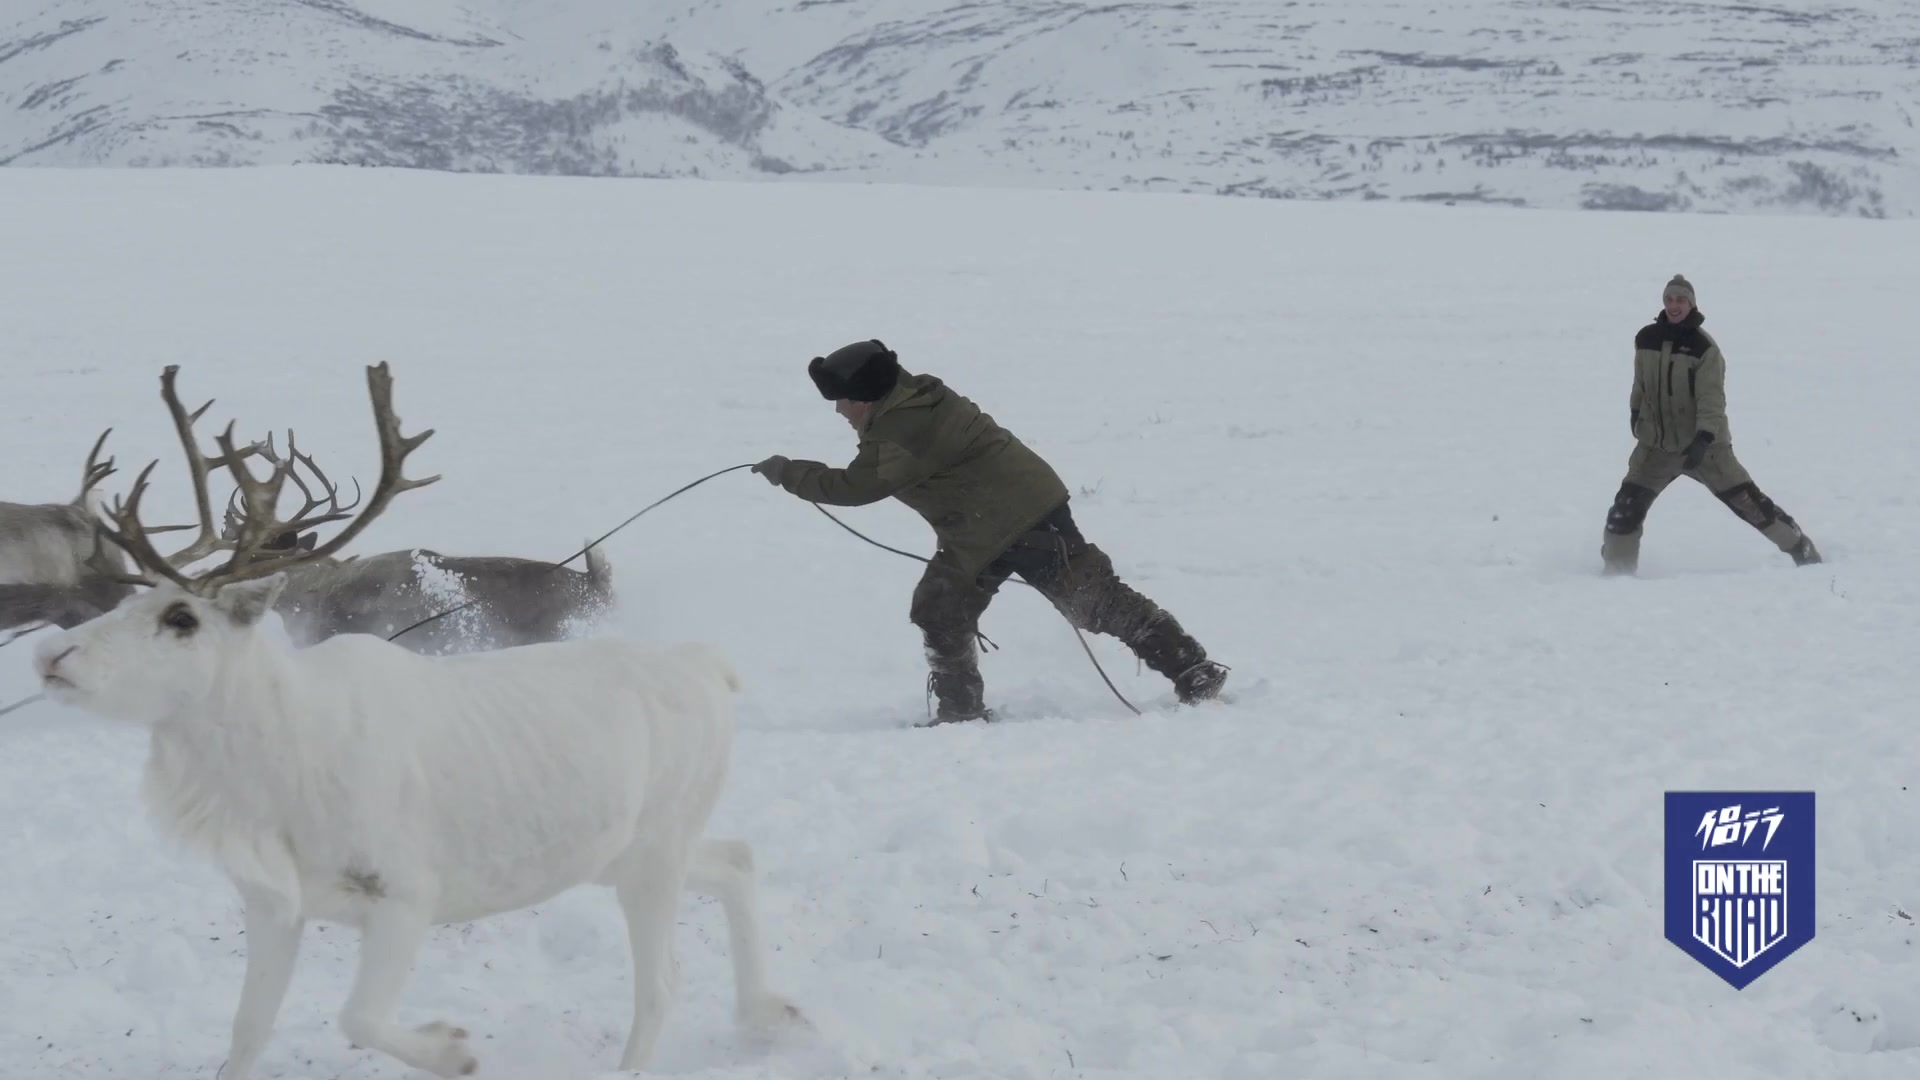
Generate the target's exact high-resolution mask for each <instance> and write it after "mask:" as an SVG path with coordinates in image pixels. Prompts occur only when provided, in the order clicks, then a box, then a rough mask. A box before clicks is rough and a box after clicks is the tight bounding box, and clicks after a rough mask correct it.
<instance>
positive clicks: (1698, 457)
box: [1680, 431, 1713, 469]
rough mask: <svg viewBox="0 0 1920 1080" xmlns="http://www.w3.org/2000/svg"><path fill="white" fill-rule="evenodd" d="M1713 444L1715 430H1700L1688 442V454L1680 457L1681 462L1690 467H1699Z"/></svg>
mask: <svg viewBox="0 0 1920 1080" xmlns="http://www.w3.org/2000/svg"><path fill="white" fill-rule="evenodd" d="M1711 445H1713V432H1711V431H1702V432H1700V433H1699V434H1697V435H1695V436H1694V437H1693V441H1692V442H1690V443H1688V444H1687V451H1686V456H1685V457H1682V458H1681V459H1680V463H1681V464H1682V465H1684V466H1686V467H1687V468H1689V469H1697V468H1699V467H1700V463H1701V462H1702V461H1705V460H1706V459H1707V447H1709V446H1711Z"/></svg>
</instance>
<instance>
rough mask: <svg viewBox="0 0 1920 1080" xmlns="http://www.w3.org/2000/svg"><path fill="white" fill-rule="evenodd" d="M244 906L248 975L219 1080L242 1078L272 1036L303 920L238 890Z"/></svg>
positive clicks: (290, 977) (278, 905)
mask: <svg viewBox="0 0 1920 1080" xmlns="http://www.w3.org/2000/svg"><path fill="white" fill-rule="evenodd" d="M240 895H241V899H242V900H243V901H244V902H245V904H246V928H247V974H246V978H245V979H244V980H243V981H242V983H241V985H240V1005H239V1007H238V1008H237V1009H236V1010H235V1011H234V1016H233V1041H232V1043H231V1045H230V1046H229V1047H228V1049H227V1064H226V1066H225V1067H224V1068H223V1069H222V1070H221V1072H220V1076H221V1080H247V1078H248V1077H249V1076H251V1075H252V1074H253V1067H254V1065H255V1064H256V1063H258V1062H259V1060H260V1055H261V1053H262V1052H263V1051H265V1050H266V1048H267V1041H268V1040H269V1039H270V1038H271V1037H272V1036H273V1022H274V1018H275V1017H277V1016H279V1015H280V1004H281V1002H283V1001H284V1000H286V996H287V984H288V983H289V982H291V981H292V980H293V968H294V961H295V960H296V959H297V958H298V957H299V953H300V933H301V931H302V930H303V929H304V928H305V926H306V921H305V920H304V919H301V918H300V917H299V916H298V915H296V914H293V913H291V912H287V911H285V910H284V905H283V904H281V903H279V902H278V901H277V900H273V899H268V898H265V897H262V896H261V895H259V894H258V893H255V892H253V891H252V890H249V889H245V888H242V889H241V893H240Z"/></svg>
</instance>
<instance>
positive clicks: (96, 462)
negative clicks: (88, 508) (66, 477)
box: [73, 428, 119, 506]
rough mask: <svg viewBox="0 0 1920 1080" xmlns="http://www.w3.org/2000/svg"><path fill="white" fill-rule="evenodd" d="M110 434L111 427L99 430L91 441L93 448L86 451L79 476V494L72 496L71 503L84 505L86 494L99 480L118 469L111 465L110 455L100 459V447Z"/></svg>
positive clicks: (111, 431) (105, 442) (104, 443)
mask: <svg viewBox="0 0 1920 1080" xmlns="http://www.w3.org/2000/svg"><path fill="white" fill-rule="evenodd" d="M111 434H113V429H112V428H108V429H107V430H105V431H103V432H101V433H100V437H99V438H98V439H95V440H94V441H93V449H91V450H89V451H87V464H86V466H85V469H84V470H83V471H82V473H81V476H80V494H78V495H76V496H74V497H73V505H75V506H85V505H86V503H87V495H88V494H90V493H91V492H92V491H93V489H94V488H95V487H97V486H98V485H99V483H100V481H102V480H105V479H106V478H107V477H109V476H112V475H113V474H114V473H116V472H118V471H119V470H117V469H115V468H114V467H113V458H112V457H108V458H107V460H105V461H101V460H100V448H101V447H102V446H105V445H106V444H107V436H109V435H111Z"/></svg>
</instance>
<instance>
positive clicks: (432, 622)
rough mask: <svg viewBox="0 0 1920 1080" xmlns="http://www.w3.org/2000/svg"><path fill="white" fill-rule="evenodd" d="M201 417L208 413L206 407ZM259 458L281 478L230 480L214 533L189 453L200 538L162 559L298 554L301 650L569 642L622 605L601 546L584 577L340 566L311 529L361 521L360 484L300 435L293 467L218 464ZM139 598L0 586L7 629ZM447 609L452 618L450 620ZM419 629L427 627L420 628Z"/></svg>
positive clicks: (100, 585)
mask: <svg viewBox="0 0 1920 1080" xmlns="http://www.w3.org/2000/svg"><path fill="white" fill-rule="evenodd" d="M175 370H176V369H175V368H172V367H169V368H167V369H166V374H165V375H164V376H163V377H162V395H163V397H165V398H166V400H167V402H168V407H169V408H170V409H174V410H175V411H176V416H177V417H179V416H184V415H185V414H184V413H181V412H180V411H179V410H178V403H177V400H176V399H175V397H174V391H173V373H174V371H175ZM209 404H211V403H209ZM201 411H202V412H204V411H205V407H204V406H203V407H202V409H201ZM198 416H199V413H198V412H196V413H194V414H192V416H191V417H189V418H188V421H189V423H190V421H191V419H192V418H197V417H198ZM231 431H232V427H231V425H229V427H228V434H227V435H224V436H221V439H222V440H223V445H230V443H231ZM182 432H183V435H182V438H183V441H184V442H187V443H188V444H191V435H190V434H188V433H187V429H186V428H182ZM235 455H237V458H235ZM253 456H259V457H261V458H263V459H265V460H266V461H268V462H270V463H271V464H272V465H273V469H274V471H273V473H272V475H271V477H270V479H269V480H268V481H264V482H261V481H255V480H252V478H251V474H250V473H247V472H246V471H245V469H244V468H241V469H237V470H233V471H235V473H236V477H237V478H238V484H237V485H236V488H235V490H234V493H233V497H232V499H231V500H230V501H229V505H228V508H227V513H226V517H225V520H224V527H223V528H222V529H220V530H219V531H218V532H217V533H216V532H214V531H213V529H212V526H211V521H212V516H211V502H210V500H209V498H208V495H207V488H206V474H207V470H208V467H210V464H211V463H209V462H207V461H206V459H205V458H204V457H202V456H201V455H200V454H199V451H198V447H197V446H191V445H190V449H189V453H188V460H189V463H190V465H191V466H192V467H193V475H194V478H195V503H196V506H197V507H198V508H199V509H200V511H201V514H202V517H201V521H202V523H203V525H202V537H201V539H200V540H199V541H196V543H195V544H193V545H190V546H189V547H188V548H187V549H185V550H183V551H182V552H179V553H176V554H175V555H170V556H164V557H163V558H165V560H166V562H167V564H168V565H169V566H173V567H175V568H176V569H181V570H184V569H185V567H186V566H187V565H188V564H189V563H191V562H194V561H197V560H199V559H201V558H204V557H206V556H207V555H209V554H212V553H214V552H217V551H224V552H228V553H230V554H232V555H233V556H234V557H235V558H239V559H242V560H243V561H247V560H261V559H267V560H274V561H280V560H284V559H287V558H288V557H290V556H292V555H295V554H298V555H300V556H301V559H300V560H299V561H297V562H292V563H289V564H288V566H287V575H288V581H287V586H286V588H285V589H284V590H282V592H281V594H280V596H279V598H278V599H277V600H276V601H275V603H274V608H275V610H276V611H277V612H279V614H280V617H281V621H282V624H283V625H284V626H285V628H286V631H287V634H288V636H289V637H290V638H291V639H292V640H293V642H294V644H296V645H310V644H313V643H314V642H317V641H323V640H325V639H327V638H330V637H333V636H334V635H336V634H348V633H362V634H378V635H380V636H382V637H387V636H391V635H393V634H395V633H400V632H401V631H403V630H404V631H406V632H405V633H401V634H400V637H399V638H398V639H396V644H399V645H403V646H405V647H406V648H408V649H411V650H412V651H414V652H419V653H428V654H444V653H455V652H474V651H479V650H484V649H495V648H504V647H507V646H512V645H524V644H532V643H534V642H543V641H559V640H562V639H564V638H566V637H569V636H573V635H574V634H576V633H578V632H580V631H583V630H585V629H587V628H589V627H590V626H591V624H592V622H593V621H594V620H595V619H597V618H599V617H600V616H602V615H604V614H605V613H606V612H607V611H608V610H609V609H610V608H611V606H612V604H613V599H614V597H613V580H612V569H611V567H610V566H609V565H608V563H607V561H606V559H605V557H604V556H603V555H601V554H600V552H599V549H598V548H593V549H590V550H588V551H587V552H586V570H585V572H581V571H577V570H570V569H568V568H566V567H564V566H560V565H557V564H554V563H548V562H541V561H538V560H533V559H521V558H513V557H508V556H490V555H479V556H474V555H464V556H462V555H446V554H442V553H440V552H437V551H430V550H426V549H412V550H401V551H387V552H382V553H380V554H377V555H368V556H361V557H354V556H347V557H344V558H343V557H340V556H338V555H337V554H336V553H337V552H338V551H339V550H340V546H341V545H338V544H336V543H335V542H334V541H332V540H329V541H328V542H326V543H325V544H318V545H317V544H316V541H317V536H316V534H314V533H313V531H312V530H314V529H316V528H318V527H319V526H322V525H325V524H328V523H330V522H334V521H339V520H343V519H346V518H349V517H351V516H352V511H353V510H354V508H355V507H357V506H358V505H359V502H360V493H359V483H358V481H355V484H354V488H355V498H354V500H353V501H352V502H350V503H347V504H346V505H344V506H343V505H342V504H341V501H340V492H339V488H338V486H337V485H335V484H334V483H333V482H332V481H331V480H329V479H328V478H327V476H326V473H325V472H324V471H323V470H322V469H321V468H320V466H319V464H318V463H317V462H315V461H314V459H313V457H312V455H310V454H307V453H304V452H302V451H301V450H300V449H299V447H298V445H297V443H296V442H295V437H294V434H293V432H292V431H289V432H288V433H287V455H286V456H285V457H284V458H283V457H281V456H280V454H279V452H278V449H277V447H276V446H275V445H274V441H273V439H272V438H271V437H269V438H268V439H267V440H266V441H265V442H264V443H254V444H252V445H251V446H249V447H247V448H246V449H245V450H244V451H242V450H229V451H228V452H226V453H223V454H222V455H221V456H219V457H218V458H216V459H214V462H213V463H222V464H224V463H225V462H227V461H228V460H230V459H236V460H244V459H245V458H248V457H253ZM302 467H304V468H305V469H306V470H307V471H308V472H310V473H312V474H313V477H314V483H311V484H310V483H309V482H308V481H307V480H306V479H305V478H303V477H302V476H301V474H300V472H299V470H300V469H301V468H302ZM149 468H151V466H149ZM143 475H144V474H143ZM289 479H291V480H292V481H293V483H294V485H295V486H296V487H298V488H299V489H300V492H301V494H302V495H303V496H304V499H305V502H304V504H303V505H302V506H301V507H300V509H299V510H298V511H296V512H295V513H294V514H293V515H292V516H291V517H287V518H279V517H276V516H275V515H276V512H277V509H276V507H277V503H278V500H279V496H280V493H281V490H282V488H283V485H284V483H285V481H286V480H289ZM269 484H270V485H271V493H270V498H271V501H264V500H268V499H269V493H268V491H267V488H266V486H265V485H269ZM170 528H180V527H179V526H172V527H170ZM147 531H148V532H155V531H160V530H156V529H149V530H147ZM208 536H211V537H212V539H211V540H208V539H207V537H208ZM336 539H337V538H336ZM131 589H132V586H131V585H130V584H127V583H126V581H125V578H124V576H123V575H122V574H120V573H119V572H117V571H116V570H114V569H111V568H106V567H101V566H97V565H96V566H95V567H94V569H93V572H92V573H91V574H89V575H88V576H87V577H86V578H85V580H83V581H80V582H75V583H72V584H68V585H64V586H59V587H56V588H53V589H51V590H42V591H40V592H37V593H35V594H32V595H28V594H26V593H20V594H17V595H11V596H10V595H8V593H7V591H6V589H5V588H4V587H3V586H0V630H4V629H6V628H9V627H18V626H22V625H25V624H26V623H29V622H35V621H39V622H51V623H55V624H56V625H60V626H62V627H65V626H71V625H75V624H76V623H77V622H83V621H85V620H86V619H89V618H92V617H94V616H96V615H98V614H100V613H101V612H102V611H105V610H108V609H110V608H112V607H113V606H114V605H115V604H117V603H119V601H120V600H121V599H122V598H124V596H125V595H126V594H127V593H128V592H130V591H131ZM454 609H458V610H454ZM449 611H452V614H445V613H447V612H449ZM52 615H57V616H58V617H59V618H58V619H55V618H52V617H50V616H52ZM435 616H443V617H438V618H436V617H435ZM422 620H428V621H425V622H424V623H423V624H422V625H419V626H417V627H415V626H414V624H416V623H422ZM409 627H414V628H413V629H410V630H409V629H408V628H409Z"/></svg>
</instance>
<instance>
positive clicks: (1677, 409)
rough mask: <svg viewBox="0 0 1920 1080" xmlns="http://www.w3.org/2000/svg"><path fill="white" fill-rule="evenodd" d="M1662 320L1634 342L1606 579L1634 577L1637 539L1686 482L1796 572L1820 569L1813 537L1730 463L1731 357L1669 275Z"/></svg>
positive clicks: (1683, 282)
mask: <svg viewBox="0 0 1920 1080" xmlns="http://www.w3.org/2000/svg"><path fill="white" fill-rule="evenodd" d="M1661 304H1662V310H1661V311H1660V313H1659V314H1658V315H1657V316H1655V317H1654V321H1653V322H1651V323H1649V324H1648V325H1647V326H1645V327H1642V328H1641V330H1640V332H1639V333H1638V334H1636V335H1635V336H1634V339H1633V390H1632V392H1631V393H1630V394H1629V395H1628V409H1629V413H1630V416H1631V419H1630V421H1629V423H1630V425H1631V427H1632V430H1633V437H1634V447H1633V453H1632V454H1631V455H1630V456H1629V457H1628V458H1627V475H1626V479H1625V480H1623V481H1622V482H1621V484H1620V490H1619V491H1618V492H1617V493H1615V495H1614V497H1613V507H1612V509H1610V510H1608V511H1607V525H1606V531H1605V532H1604V534H1603V538H1602V540H1601V546H1600V555H1601V559H1602V562H1603V564H1604V567H1605V571H1606V572H1607V573H1609V574H1631V573H1633V572H1634V571H1635V570H1637V569H1638V568H1639V564H1640V535H1641V530H1642V525H1643V523H1644V522H1645V521H1646V517H1647V510H1648V509H1649V508H1650V507H1652V506H1653V501H1654V499H1656V498H1658V497H1659V495H1660V493H1661V492H1662V491H1664V490H1666V488H1667V485H1669V484H1671V483H1673V481H1674V479H1675V478H1676V477H1679V476H1683V475H1684V476H1688V477H1691V478H1693V479H1694V480H1696V481H1699V482H1700V483H1701V484H1702V485H1704V486H1705V487H1706V488H1707V490H1709V491H1711V492H1713V494H1714V495H1715V496H1716V497H1718V498H1719V499H1720V501H1721V502H1723V503H1725V504H1726V505H1727V507H1728V508H1729V509H1731V510H1732V511H1733V512H1734V513H1735V514H1737V515H1739V516H1740V519H1741V520H1742V521H1745V522H1746V523H1747V524H1749V525H1751V526H1753V527H1754V528H1755V529H1758V530H1759V531H1760V535H1762V536H1764V537H1766V538H1767V539H1768V540H1770V541H1772V542H1773V544H1774V546H1775V547H1778V548H1779V549H1780V550H1781V551H1784V552H1786V553H1787V554H1788V555H1791V556H1793V561H1794V563H1795V564H1796V565H1800V566H1805V565H1808V564H1809V563H1817V562H1819V561H1820V553H1819V551H1817V550H1815V548H1814V546H1813V540H1812V538H1810V537H1808V536H1807V534H1806V533H1805V532H1803V531H1802V530H1801V528H1800V525H1799V523H1797V522H1795V521H1794V520H1793V518H1792V516H1791V515H1789V514H1788V513H1787V512H1786V511H1785V510H1782V509H1780V508H1779V507H1778V506H1776V505H1774V502H1773V500H1772V499H1769V498H1767V496H1766V494H1765V493H1763V492H1762V491H1761V490H1760V488H1759V487H1758V486H1757V485H1755V484H1754V482H1753V478H1752V477H1751V476H1748V475H1747V470H1746V468H1745V467H1744V466H1742V465H1741V464H1740V459H1739V458H1737V457H1735V456H1734V453H1733V435H1732V433H1731V432H1730V431H1729V429H1728V425H1727V389H1726V375H1727V362H1726V357H1725V356H1724V355H1722V354H1721V352H1720V345H1719V343H1718V342H1716V341H1714V340H1713V338H1712V337H1711V336H1709V335H1708V334H1707V332H1706V331H1705V330H1703V329H1701V323H1703V322H1704V321H1705V320H1706V316H1705V315H1704V314H1702V313H1701V311H1700V309H1699V308H1698V307H1697V306H1695V303H1694V291H1693V284H1692V283H1691V282H1689V281H1688V280H1687V279H1686V278H1685V277H1683V276H1682V275H1679V274H1675V275H1673V278H1672V280H1670V281H1668V282H1667V286H1666V289H1665V290H1664V291H1663V292H1662V294H1661Z"/></svg>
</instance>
